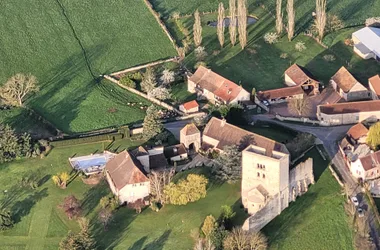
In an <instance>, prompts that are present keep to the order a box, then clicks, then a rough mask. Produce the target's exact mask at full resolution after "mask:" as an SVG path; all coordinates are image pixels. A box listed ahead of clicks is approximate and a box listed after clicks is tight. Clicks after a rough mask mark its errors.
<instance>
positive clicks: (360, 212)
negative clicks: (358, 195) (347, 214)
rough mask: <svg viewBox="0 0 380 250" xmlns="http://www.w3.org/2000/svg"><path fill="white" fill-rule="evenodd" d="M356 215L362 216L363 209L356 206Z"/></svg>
mask: <svg viewBox="0 0 380 250" xmlns="http://www.w3.org/2000/svg"><path fill="white" fill-rule="evenodd" d="M358 216H359V217H363V216H364V211H363V209H361V208H358Z"/></svg>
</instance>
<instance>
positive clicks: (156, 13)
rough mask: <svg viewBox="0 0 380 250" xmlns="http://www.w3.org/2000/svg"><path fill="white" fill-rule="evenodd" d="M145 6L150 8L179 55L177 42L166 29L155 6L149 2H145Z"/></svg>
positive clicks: (146, 0) (147, 0)
mask: <svg viewBox="0 0 380 250" xmlns="http://www.w3.org/2000/svg"><path fill="white" fill-rule="evenodd" d="M143 1H144V3H145V5H146V6H147V7H148V9H149V11H150V12H151V13H152V14H153V16H154V18H155V19H156V21H157V22H158V24H159V25H160V26H161V28H162V29H163V30H164V32H165V34H166V36H167V37H168V38H169V40H170V42H171V43H172V44H173V46H174V48H175V50H176V51H177V53H178V49H179V47H178V46H177V43H176V41H175V40H174V38H173V36H172V35H171V34H170V32H169V29H168V28H167V27H166V25H165V23H164V22H163V21H162V20H161V18H160V14H158V12H157V11H155V10H154V8H153V5H152V4H151V2H149V0H143Z"/></svg>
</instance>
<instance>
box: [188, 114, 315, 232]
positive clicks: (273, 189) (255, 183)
mask: <svg viewBox="0 0 380 250" xmlns="http://www.w3.org/2000/svg"><path fill="white" fill-rule="evenodd" d="M195 135H196V136H195ZM181 143H183V144H184V145H185V146H186V145H201V147H200V150H201V151H203V152H209V151H212V150H216V151H219V152H223V149H224V147H225V146H230V145H236V146H238V148H239V150H240V151H242V163H241V164H242V202H243V205H244V207H245V208H246V210H247V212H248V213H249V214H250V215H252V216H251V217H250V218H248V219H247V221H246V222H245V225H244V226H243V228H244V229H246V230H253V231H256V230H260V229H261V228H262V227H264V226H265V225H266V224H267V223H269V222H270V221H271V220H272V219H273V218H275V217H276V216H277V215H279V214H280V213H281V211H283V210H284V209H285V208H286V207H288V205H289V202H291V201H293V200H295V198H296V197H297V196H299V195H302V194H303V193H304V192H306V191H307V188H308V185H310V184H312V183H314V175H313V162H312V160H311V159H309V160H307V161H306V162H304V163H301V164H300V165H298V166H296V167H295V168H293V169H292V170H290V171H289V167H290V163H289V162H290V155H289V151H288V150H287V148H286V146H285V145H284V144H282V143H279V142H276V141H274V140H271V139H269V138H266V137H264V136H261V135H257V134H255V133H252V132H250V131H247V130H244V129H242V128H239V127H237V126H234V125H232V124H229V123H227V122H226V121H225V120H221V119H218V118H215V117H213V118H211V120H210V121H209V122H208V123H207V125H206V127H205V128H204V130H203V133H201V132H200V131H199V130H198V129H197V128H196V127H195V125H194V124H190V125H187V126H185V127H184V128H183V129H182V130H181ZM268 210H269V211H268ZM263 211H266V212H263ZM259 213H264V215H260V218H259V219H258V218H257V216H258V214H259Z"/></svg>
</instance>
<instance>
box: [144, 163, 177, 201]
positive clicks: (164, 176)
mask: <svg viewBox="0 0 380 250" xmlns="http://www.w3.org/2000/svg"><path fill="white" fill-rule="evenodd" d="M174 173H175V169H174V168H171V169H169V170H165V171H152V172H151V173H150V174H149V175H148V178H149V180H150V190H151V194H152V196H153V199H154V200H155V201H157V202H159V203H161V204H163V203H164V200H165V197H164V187H165V186H166V185H168V184H169V183H170V182H171V181H172V179H173V176H174Z"/></svg>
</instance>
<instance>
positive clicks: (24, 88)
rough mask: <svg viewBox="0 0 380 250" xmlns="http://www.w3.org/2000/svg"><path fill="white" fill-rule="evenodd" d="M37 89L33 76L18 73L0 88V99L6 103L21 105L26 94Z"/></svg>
mask: <svg viewBox="0 0 380 250" xmlns="http://www.w3.org/2000/svg"><path fill="white" fill-rule="evenodd" d="M38 90H39V88H38V86H37V79H36V77H35V76H33V75H31V74H27V75H24V74H21V73H18V74H16V75H14V76H12V77H11V78H10V79H8V81H7V82H6V83H5V84H4V86H2V87H1V88H0V100H2V101H3V102H4V103H5V104H7V105H12V106H20V107H22V106H23V102H24V100H25V98H26V96H27V95H28V94H30V93H33V92H37V91H38Z"/></svg>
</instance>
